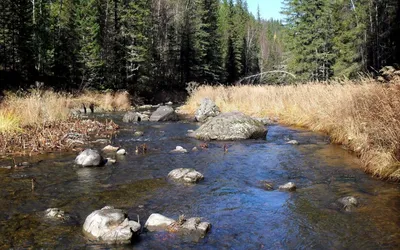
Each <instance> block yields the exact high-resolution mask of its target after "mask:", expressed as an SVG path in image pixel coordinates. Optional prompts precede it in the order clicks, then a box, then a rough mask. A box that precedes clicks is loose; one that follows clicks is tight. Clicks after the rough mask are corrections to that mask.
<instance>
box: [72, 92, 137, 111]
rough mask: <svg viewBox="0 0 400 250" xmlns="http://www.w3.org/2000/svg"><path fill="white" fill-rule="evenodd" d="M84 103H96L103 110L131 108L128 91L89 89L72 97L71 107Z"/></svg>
mask: <svg viewBox="0 0 400 250" xmlns="http://www.w3.org/2000/svg"><path fill="white" fill-rule="evenodd" d="M82 104H85V105H87V106H88V105H90V104H94V106H95V108H96V109H98V110H101V111H126V110H129V109H131V101H130V95H129V93H128V92H126V91H119V92H104V93H103V92H97V91H87V92H84V93H81V94H79V95H77V96H75V97H73V98H72V99H71V104H70V107H71V108H77V107H81V106H82Z"/></svg>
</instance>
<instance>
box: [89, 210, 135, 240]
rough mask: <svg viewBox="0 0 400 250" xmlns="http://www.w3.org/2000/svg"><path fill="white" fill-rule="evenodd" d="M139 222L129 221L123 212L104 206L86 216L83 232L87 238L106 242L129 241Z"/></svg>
mask: <svg viewBox="0 0 400 250" xmlns="http://www.w3.org/2000/svg"><path fill="white" fill-rule="evenodd" d="M140 228H141V226H140V224H139V223H137V222H136V221H130V220H129V218H128V217H127V216H126V214H125V213H123V212H122V210H120V209H114V208H113V207H109V206H107V207H104V208H102V209H101V210H96V211H94V212H92V213H91V214H90V215H89V216H88V217H86V220H85V223H84V224H83V232H84V233H85V235H87V236H88V237H89V238H91V239H94V240H97V241H100V242H102V243H108V244H127V243H130V242H131V240H132V237H133V235H134V234H138V233H139V231H140Z"/></svg>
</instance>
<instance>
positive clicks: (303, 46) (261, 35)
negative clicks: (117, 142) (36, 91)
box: [0, 0, 400, 95]
mask: <svg viewBox="0 0 400 250" xmlns="http://www.w3.org/2000/svg"><path fill="white" fill-rule="evenodd" d="M283 2H284V6H285V7H284V10H283V14H285V17H286V18H285V19H284V20H282V21H277V20H263V19H262V18H261V17H260V14H256V15H253V14H252V13H250V12H249V10H248V8H247V3H246V1H245V0H236V1H233V0H1V1H0V10H1V12H0V14H1V16H0V81H1V87H2V88H12V87H14V88H16V87H28V86H30V85H32V84H34V83H35V82H44V83H45V85H46V86H52V87H54V88H56V89H62V90H73V89H78V90H79V89H86V88H90V87H92V88H95V89H127V90H129V91H131V92H134V93H139V94H144V95H146V94H151V93H154V92H157V91H160V90H184V89H185V84H186V83H188V82H192V81H196V82H199V83H208V84H217V83H220V84H233V83H235V82H237V81H242V82H243V83H246V82H250V83H268V84H280V83H287V82H290V81H310V80H328V79H330V78H332V77H342V76H345V77H350V78H352V77H357V76H358V75H359V74H360V73H364V72H365V73H367V72H372V73H374V72H376V71H378V70H379V69H380V68H381V67H382V66H385V65H395V64H396V63H397V62H399V58H400V41H399V39H400V38H399V37H400V36H398V35H397V33H398V32H399V26H400V20H399V19H400V13H399V3H398V0H334V1H332V0H303V1H299V0H284V1H283ZM271 71H272V72H276V73H275V74H274V73H270V74H264V73H265V72H271ZM285 72H288V73H290V74H286V73H285ZM260 73H261V74H260ZM291 74H293V75H294V76H296V79H294V77H292V75H291ZM251 75H257V77H252V78H247V77H248V76H251ZM243 79H244V80H243Z"/></svg>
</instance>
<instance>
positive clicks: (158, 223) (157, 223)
mask: <svg viewBox="0 0 400 250" xmlns="http://www.w3.org/2000/svg"><path fill="white" fill-rule="evenodd" d="M175 222H176V221H175V220H173V219H171V218H168V217H165V216H164V215H161V214H157V213H154V214H151V215H150V217H149V218H148V219H147V221H146V224H145V225H144V227H145V228H147V230H149V231H160V230H161V231H163V230H166V229H168V227H169V226H171V225H172V224H173V223H175Z"/></svg>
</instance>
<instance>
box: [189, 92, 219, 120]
mask: <svg viewBox="0 0 400 250" xmlns="http://www.w3.org/2000/svg"><path fill="white" fill-rule="evenodd" d="M219 114H220V110H219V108H218V107H217V105H216V104H215V103H214V102H213V101H212V100H211V99H209V98H204V99H203V100H202V101H201V103H200V107H199V108H198V109H197V110H196V113H195V118H196V120H197V121H198V122H205V121H206V120H207V118H208V117H215V116H217V115H219Z"/></svg>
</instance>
